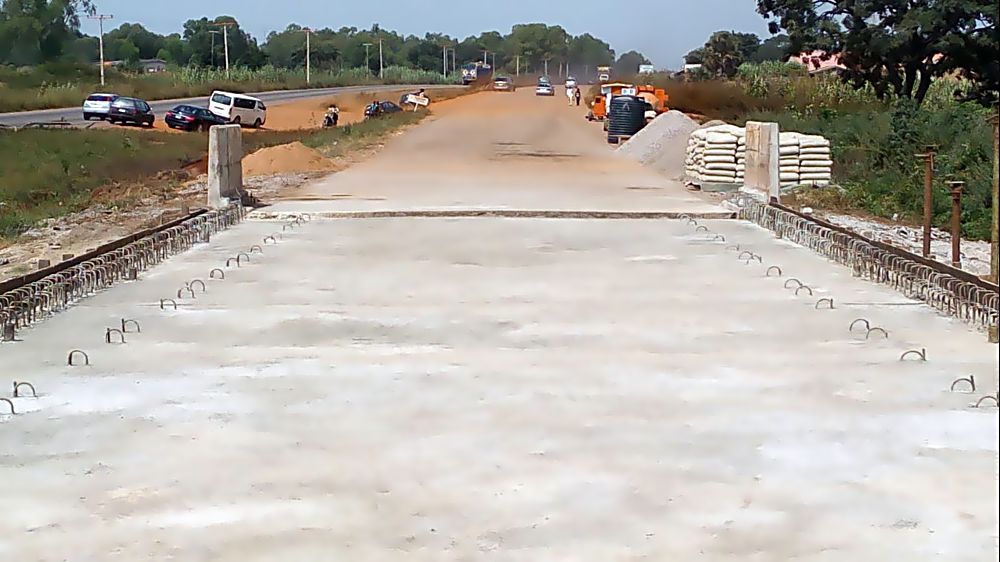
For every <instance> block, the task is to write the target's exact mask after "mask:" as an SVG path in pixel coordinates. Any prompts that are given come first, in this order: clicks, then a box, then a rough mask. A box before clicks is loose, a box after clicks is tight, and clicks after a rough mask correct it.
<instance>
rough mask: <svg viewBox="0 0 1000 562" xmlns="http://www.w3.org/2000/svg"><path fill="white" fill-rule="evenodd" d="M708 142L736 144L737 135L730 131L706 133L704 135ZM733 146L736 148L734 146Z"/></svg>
mask: <svg viewBox="0 0 1000 562" xmlns="http://www.w3.org/2000/svg"><path fill="white" fill-rule="evenodd" d="M705 140H706V141H708V144H734V145H735V144H736V141H737V137H736V135H734V134H731V133H708V135H706V136H705ZM733 148H736V147H735V146H734V147H733Z"/></svg>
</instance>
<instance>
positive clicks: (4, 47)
mask: <svg viewBox="0 0 1000 562" xmlns="http://www.w3.org/2000/svg"><path fill="white" fill-rule="evenodd" d="M93 10H94V6H93V4H92V2H91V0H3V1H0V62H9V63H12V64H17V65H24V64H37V63H40V62H45V61H51V60H56V59H58V58H60V57H62V56H63V53H64V51H65V49H66V48H67V46H69V45H71V44H72V43H73V42H75V41H76V40H77V37H78V35H77V32H78V31H79V29H80V15H81V14H84V15H85V14H88V13H92V12H93Z"/></svg>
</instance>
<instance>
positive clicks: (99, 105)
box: [83, 94, 118, 121]
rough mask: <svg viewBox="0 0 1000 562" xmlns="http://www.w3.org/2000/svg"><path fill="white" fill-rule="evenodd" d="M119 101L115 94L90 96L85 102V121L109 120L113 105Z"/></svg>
mask: <svg viewBox="0 0 1000 562" xmlns="http://www.w3.org/2000/svg"><path fill="white" fill-rule="evenodd" d="M116 99H118V96H116V95H115V94H90V95H89V96H87V99H85V100H83V120H84V121H90V120H91V119H102V120H103V119H107V118H108V114H109V113H111V103H112V102H114V101H115V100H116Z"/></svg>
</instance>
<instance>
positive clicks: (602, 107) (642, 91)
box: [587, 83, 670, 121]
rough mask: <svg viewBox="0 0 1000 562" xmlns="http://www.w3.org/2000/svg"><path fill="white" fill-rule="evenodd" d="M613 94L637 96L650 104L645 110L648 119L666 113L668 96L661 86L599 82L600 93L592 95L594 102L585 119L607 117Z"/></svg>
mask: <svg viewBox="0 0 1000 562" xmlns="http://www.w3.org/2000/svg"><path fill="white" fill-rule="evenodd" d="M615 96H638V97H640V98H642V99H644V100H646V103H648V104H649V105H650V107H651V108H652V109H651V110H649V111H647V112H646V120H647V121H650V120H653V119H655V118H656V116H657V115H659V114H661V113H666V112H667V111H668V110H669V108H668V107H667V100H669V99H670V97H669V96H668V95H667V92H666V91H665V90H664V89H663V88H657V87H655V86H635V85H633V84H624V83H613V84H601V93H600V94H598V95H596V96H594V104H593V106H592V107H591V111H590V114H589V115H587V119H589V120H591V121H604V120H605V119H607V117H608V108H610V107H611V98H613V97H615Z"/></svg>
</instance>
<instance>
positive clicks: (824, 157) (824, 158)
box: [799, 154, 833, 166]
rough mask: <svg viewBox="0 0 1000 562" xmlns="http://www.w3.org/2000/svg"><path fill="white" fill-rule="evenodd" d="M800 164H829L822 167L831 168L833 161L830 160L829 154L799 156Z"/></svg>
mask: <svg viewBox="0 0 1000 562" xmlns="http://www.w3.org/2000/svg"><path fill="white" fill-rule="evenodd" d="M799 161H800V162H803V163H805V162H829V164H824V166H833V160H830V155H829V154H800V155H799Z"/></svg>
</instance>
